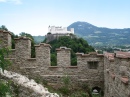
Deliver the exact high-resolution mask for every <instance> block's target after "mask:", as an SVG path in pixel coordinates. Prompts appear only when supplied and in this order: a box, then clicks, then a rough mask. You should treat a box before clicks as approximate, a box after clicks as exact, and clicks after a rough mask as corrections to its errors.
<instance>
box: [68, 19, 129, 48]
mask: <svg viewBox="0 0 130 97" xmlns="http://www.w3.org/2000/svg"><path fill="white" fill-rule="evenodd" d="M70 28H74V29H75V30H74V32H75V34H76V35H78V36H79V37H82V38H84V39H85V40H87V41H88V43H89V44H90V45H93V46H96V45H100V46H101V45H103V46H104V45H106V46H113V45H130V28H124V29H111V28H106V27H97V26H94V25H92V24H90V23H87V22H81V21H78V22H74V23H72V24H71V25H69V26H68V29H70Z"/></svg>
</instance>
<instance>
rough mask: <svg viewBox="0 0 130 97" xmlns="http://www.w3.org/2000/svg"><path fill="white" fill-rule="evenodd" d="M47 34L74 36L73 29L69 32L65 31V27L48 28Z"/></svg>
mask: <svg viewBox="0 0 130 97" xmlns="http://www.w3.org/2000/svg"><path fill="white" fill-rule="evenodd" d="M48 32H50V33H52V34H55V33H72V34H74V28H71V29H70V31H69V30H67V27H62V26H60V27H59V26H49V27H48Z"/></svg>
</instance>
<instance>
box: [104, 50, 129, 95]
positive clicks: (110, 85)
mask: <svg viewBox="0 0 130 97" xmlns="http://www.w3.org/2000/svg"><path fill="white" fill-rule="evenodd" d="M104 77H105V97H130V81H129V80H130V53H127V52H115V54H110V53H105V57H104Z"/></svg>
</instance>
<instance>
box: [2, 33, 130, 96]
mask: <svg viewBox="0 0 130 97" xmlns="http://www.w3.org/2000/svg"><path fill="white" fill-rule="evenodd" d="M0 35H1V36H2V37H0V39H1V40H2V41H6V42H4V44H1V45H0V47H3V46H11V43H10V42H11V38H10V37H11V34H10V33H9V32H4V31H0ZM35 49H36V58H31V41H30V39H29V38H26V37H19V38H16V39H15V49H13V50H12V53H11V54H10V56H9V58H10V59H11V60H12V62H13V65H12V66H11V67H10V70H12V71H15V72H18V73H21V74H23V75H26V76H29V77H31V78H36V77H40V78H41V79H44V80H48V82H50V83H55V84H58V83H59V82H60V78H61V77H62V76H64V75H68V76H70V78H71V79H72V81H73V83H75V84H77V83H78V84H88V85H89V87H90V88H94V87H99V88H101V89H102V90H104V93H105V96H104V97H130V82H129V80H130V53H127V52H125V53H123V52H115V53H113V54H111V53H104V55H103V54H97V53H95V52H94V53H89V54H83V53H77V66H71V65H70V64H71V63H70V50H71V49H70V48H66V47H60V48H58V49H56V51H57V66H51V65H50V49H51V46H50V45H49V44H44V43H41V44H39V45H36V46H35Z"/></svg>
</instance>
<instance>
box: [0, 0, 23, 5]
mask: <svg viewBox="0 0 130 97" xmlns="http://www.w3.org/2000/svg"><path fill="white" fill-rule="evenodd" d="M0 2H6V3H14V4H22V1H21V0H0Z"/></svg>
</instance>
